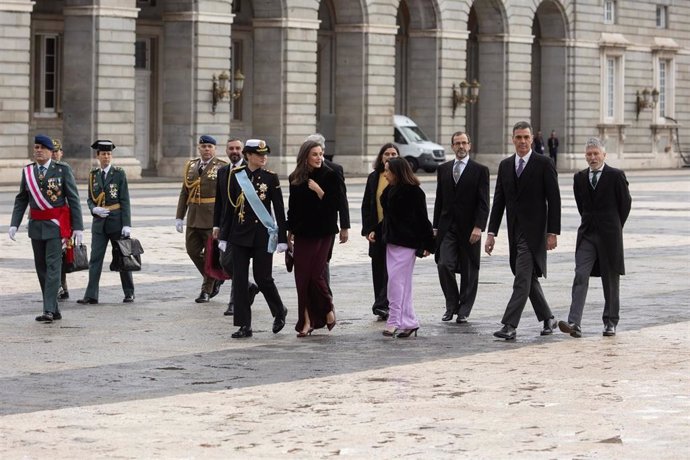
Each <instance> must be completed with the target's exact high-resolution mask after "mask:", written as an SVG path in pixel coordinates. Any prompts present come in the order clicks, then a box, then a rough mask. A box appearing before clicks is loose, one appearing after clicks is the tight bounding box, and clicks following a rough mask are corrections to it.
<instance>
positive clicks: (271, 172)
mask: <svg viewBox="0 0 690 460" xmlns="http://www.w3.org/2000/svg"><path fill="white" fill-rule="evenodd" d="M264 171H266V172H267V173H269V174H273V175H276V173H275V172H273V171H271V170H270V169H264Z"/></svg>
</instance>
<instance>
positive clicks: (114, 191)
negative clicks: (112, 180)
mask: <svg viewBox="0 0 690 460" xmlns="http://www.w3.org/2000/svg"><path fill="white" fill-rule="evenodd" d="M117 191H118V188H117V184H110V190H109V191H108V193H109V194H110V198H117Z"/></svg>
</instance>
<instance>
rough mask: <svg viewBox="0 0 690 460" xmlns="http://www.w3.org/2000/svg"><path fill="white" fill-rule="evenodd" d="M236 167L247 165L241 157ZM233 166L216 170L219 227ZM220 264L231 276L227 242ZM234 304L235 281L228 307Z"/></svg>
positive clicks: (216, 222) (215, 216)
mask: <svg viewBox="0 0 690 460" xmlns="http://www.w3.org/2000/svg"><path fill="white" fill-rule="evenodd" d="M237 166H238V167H244V166H247V162H246V161H245V160H244V159H242V160H240V162H239V164H238V165H237ZM233 168H234V165H232V164H228V165H226V166H223V167H222V168H220V169H219V170H218V178H217V180H216V203H215V205H214V208H213V227H214V228H215V227H217V228H219V229H220V227H221V225H223V220H224V219H225V213H226V212H228V210H229V209H230V208H229V201H228V184H229V182H228V177H230V171H232V169H233ZM220 265H221V267H223V270H224V271H225V273H227V274H228V275H230V277H231V278H232V276H233V271H232V246H231V245H230V244H228V245H227V246H226V248H225V251H222V252H221V253H220ZM248 285H254V283H248ZM234 305H235V283H232V285H231V287H230V302H229V304H228V307H231V306H232V308H233V309H234Z"/></svg>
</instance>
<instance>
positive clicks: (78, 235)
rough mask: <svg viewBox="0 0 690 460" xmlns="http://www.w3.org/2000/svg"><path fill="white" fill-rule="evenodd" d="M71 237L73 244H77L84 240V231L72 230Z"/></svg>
mask: <svg viewBox="0 0 690 460" xmlns="http://www.w3.org/2000/svg"><path fill="white" fill-rule="evenodd" d="M72 238H73V239H74V245H75V246H79V245H81V244H82V243H83V242H84V232H83V231H82V230H75V231H73V232H72Z"/></svg>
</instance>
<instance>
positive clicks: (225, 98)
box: [0, 0, 690, 182]
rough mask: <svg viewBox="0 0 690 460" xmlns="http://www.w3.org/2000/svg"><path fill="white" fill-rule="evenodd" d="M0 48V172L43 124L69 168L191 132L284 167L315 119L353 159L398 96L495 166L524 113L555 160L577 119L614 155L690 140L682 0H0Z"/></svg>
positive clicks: (362, 157)
mask: <svg viewBox="0 0 690 460" xmlns="http://www.w3.org/2000/svg"><path fill="white" fill-rule="evenodd" d="M0 63H1V64H2V65H0V95H1V96H0V181H3V182H16V181H17V180H18V178H19V168H20V167H21V166H22V165H24V164H26V162H27V159H28V158H30V157H31V148H32V144H33V136H34V135H35V134H36V133H39V132H40V133H45V134H48V135H50V136H53V137H57V138H60V139H62V142H63V146H64V150H65V159H66V161H68V162H69V163H70V164H71V165H72V166H73V168H74V169H75V172H76V174H77V177H81V178H83V177H85V175H86V173H87V171H88V170H89V168H90V167H91V166H93V165H95V160H94V158H93V154H92V152H91V150H90V148H89V146H90V145H91V143H92V142H93V141H94V140H95V139H110V140H112V141H113V142H114V143H115V144H116V145H117V147H118V148H117V150H116V163H117V164H118V165H120V166H123V167H125V168H126V169H127V171H128V173H129V175H130V177H132V178H137V177H140V176H141V175H142V174H143V175H157V176H166V177H176V176H179V175H180V174H181V169H182V165H183V163H184V162H185V160H187V159H188V158H191V157H193V156H195V155H196V148H195V144H196V141H197V139H198V137H199V135H201V134H210V135H212V136H214V137H216V138H217V139H218V141H219V143H220V144H221V145H220V146H219V147H220V148H219V150H220V151H221V155H223V156H224V153H223V144H224V142H225V140H226V139H227V138H228V137H229V136H233V137H239V138H242V139H247V138H263V139H266V140H267V142H268V143H269V145H270V146H271V149H272V155H271V160H270V163H269V166H270V168H272V169H274V170H276V171H278V172H279V173H280V174H283V175H284V174H286V173H288V172H290V171H291V170H292V169H293V167H294V160H295V157H296V155H297V150H298V147H299V145H300V144H301V142H302V141H303V140H304V138H305V137H306V136H307V135H309V134H311V133H313V132H316V131H318V132H321V133H323V134H324V135H325V137H326V139H327V153H328V154H333V155H335V160H336V161H337V162H339V163H341V164H342V165H343V166H344V167H345V170H346V171H347V172H348V173H349V174H362V173H366V172H368V171H369V170H370V167H371V166H370V165H371V160H372V158H373V157H374V156H375V155H376V153H377V152H378V149H379V147H380V146H381V145H382V144H384V143H386V142H390V141H392V139H393V120H392V118H393V115H394V114H404V115H407V116H409V117H411V118H412V119H414V120H415V121H416V122H417V123H418V124H419V126H420V127H421V128H422V129H423V130H424V131H425V132H426V133H427V135H428V136H429V137H430V138H431V139H432V140H434V141H436V142H437V143H439V144H442V145H443V146H444V147H445V149H446V153H450V147H449V142H450V135H451V134H452V133H453V132H454V131H456V130H466V131H467V132H469V133H470V135H471V137H472V140H473V151H474V156H475V158H476V159H477V160H478V161H480V162H483V163H485V164H487V165H489V166H490V167H492V168H495V166H496V165H497V164H498V162H499V161H500V160H501V159H502V158H504V157H505V156H506V155H508V154H510V153H512V143H511V140H510V138H511V129H512V125H513V124H514V123H515V122H516V121H518V120H523V119H525V120H529V121H531V123H532V124H533V126H534V128H535V130H541V131H542V132H543V134H544V138H545V139H546V138H547V137H548V135H549V133H550V132H551V131H552V130H555V131H556V132H557V134H558V137H559V139H560V149H559V160H558V167H559V169H560V170H562V171H570V170H575V169H579V168H582V167H584V166H585V163H584V161H583V145H584V142H585V140H586V138H587V137H589V136H593V135H594V136H601V137H603V138H605V139H606V143H607V149H608V152H609V162H610V163H612V164H614V165H616V166H620V167H623V168H627V169H634V168H675V167H679V166H681V165H682V164H683V158H682V156H686V157H690V131H689V130H688V127H689V126H690V1H687V0H635V1H632V0H577V1H576V0H455V1H454V0H33V1H32V0H3V1H1V2H0ZM214 77H215V81H216V83H215V85H214ZM219 77H220V78H219ZM225 77H227V79H226V78H225ZM242 77H243V78H242ZM463 82H466V83H467V85H465V84H464V83H463ZM475 82H476V85H474V86H475V87H476V88H475V89H474V92H473V90H472V86H473V83H475ZM214 86H215V88H216V91H215V94H214V91H213V88H214ZM240 89H241V91H240ZM477 90H478V95H477ZM475 96H476V97H475Z"/></svg>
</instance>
